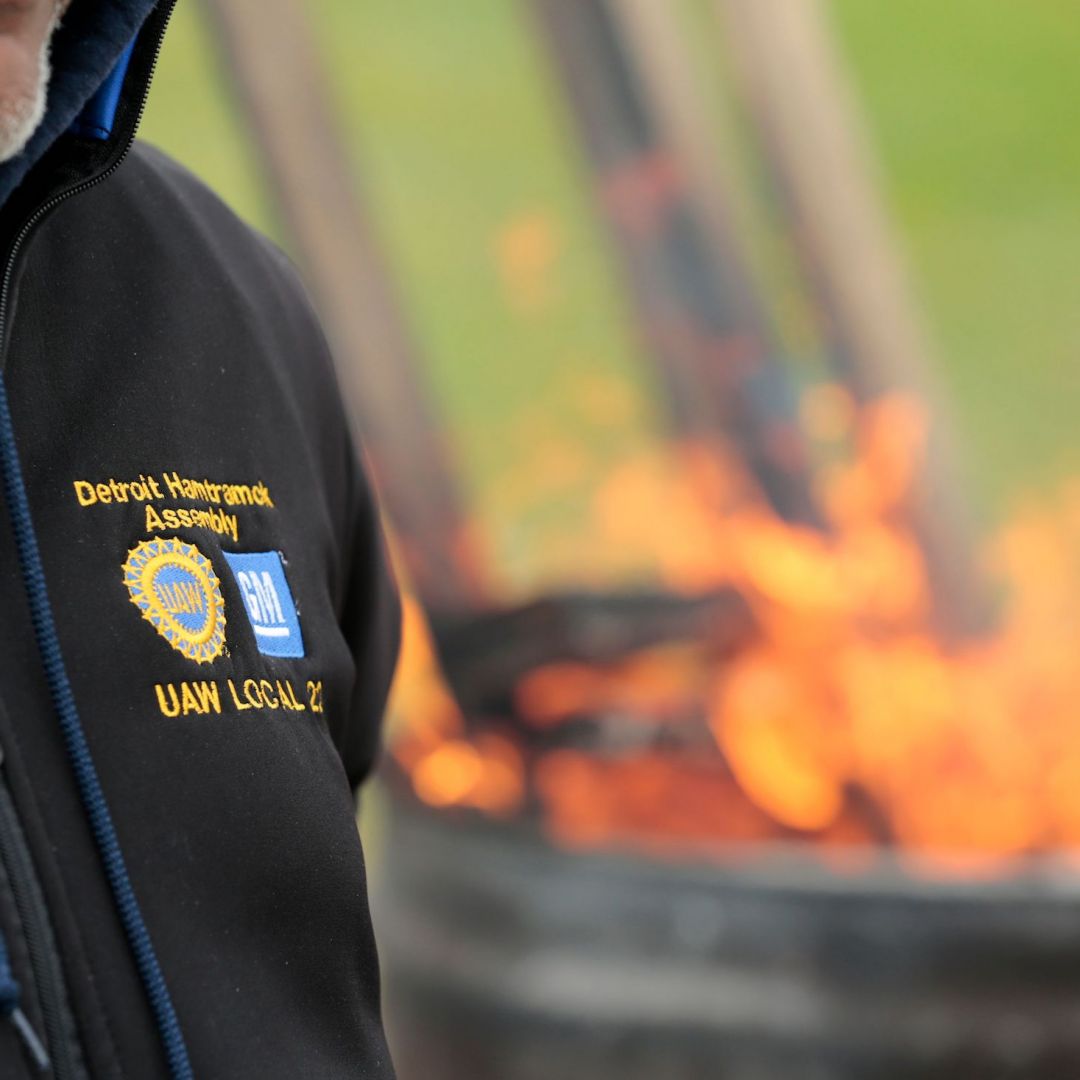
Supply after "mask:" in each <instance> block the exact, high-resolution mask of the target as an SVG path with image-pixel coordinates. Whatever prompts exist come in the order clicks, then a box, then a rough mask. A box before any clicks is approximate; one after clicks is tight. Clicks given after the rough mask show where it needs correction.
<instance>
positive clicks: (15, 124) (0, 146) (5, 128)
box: [0, 9, 60, 162]
mask: <svg viewBox="0 0 1080 1080" xmlns="http://www.w3.org/2000/svg"><path fill="white" fill-rule="evenodd" d="M59 22H60V11H59V9H58V10H57V12H56V15H55V16H54V17H53V23H52V26H51V27H50V28H49V32H48V34H46V35H45V41H44V43H43V44H42V46H41V52H40V54H39V55H38V65H37V68H38V70H37V78H36V80H35V83H34V85H32V86H28V87H26V88H25V89H24V90H23V91H22V92H21V93H19V94H17V95H13V96H12V97H10V98H8V99H7V100H6V101H4V100H0V162H4V161H10V160H11V159H12V158H13V157H15V156H16V155H17V154H20V153H22V151H23V150H24V149H25V148H26V144H27V143H28V142H29V141H30V137H31V136H32V135H33V134H34V132H35V131H37V129H38V125H39V124H40V123H41V121H42V120H43V119H44V118H45V103H46V101H47V99H48V96H49V76H50V75H51V74H52V69H51V67H50V65H49V45H50V44H51V43H52V36H53V32H54V31H55V30H56V27H57V25H58V24H59Z"/></svg>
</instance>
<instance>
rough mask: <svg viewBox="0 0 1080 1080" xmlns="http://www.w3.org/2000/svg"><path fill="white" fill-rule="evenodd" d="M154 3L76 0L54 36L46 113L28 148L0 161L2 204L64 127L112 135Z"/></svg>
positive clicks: (85, 134) (84, 134)
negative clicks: (143, 28) (141, 32)
mask: <svg viewBox="0 0 1080 1080" xmlns="http://www.w3.org/2000/svg"><path fill="white" fill-rule="evenodd" d="M157 6H159V5H158V0H74V3H73V4H72V5H71V8H70V9H69V10H68V12H67V14H66V15H65V16H64V19H63V22H62V23H61V25H60V27H59V28H58V29H57V31H56V34H55V37H54V38H53V44H52V54H51V55H52V78H51V80H50V82H49V97H48V104H47V107H46V113H45V118H44V120H43V121H42V122H41V125H40V126H39V127H38V129H37V131H36V132H35V133H34V135H33V137H32V138H31V140H30V142H29V143H28V145H27V147H26V149H25V150H24V151H23V152H22V153H21V154H19V155H18V156H17V157H15V158H13V159H12V160H11V161H7V162H4V163H3V164H2V165H0V205H2V204H4V203H6V202H7V201H8V199H9V197H10V196H11V195H12V193H13V192H15V191H16V189H17V188H18V187H19V186H20V184H22V182H23V180H24V179H25V178H26V177H27V175H28V174H29V173H30V171H31V170H32V169H33V168H34V166H35V165H37V163H38V162H40V161H41V160H42V159H43V158H44V157H45V155H46V154H47V153H48V152H49V150H50V149H51V148H52V147H53V146H54V145H55V144H56V142H57V140H59V139H60V137H61V136H63V135H64V134H65V133H66V132H69V131H71V132H72V133H73V134H75V135H76V136H77V137H79V138H89V139H92V140H97V141H107V140H108V139H109V138H110V136H111V135H112V134H113V130H114V123H113V122H114V121H115V120H116V119H117V116H118V110H119V106H120V102H121V98H122V96H126V95H127V94H129V93H130V92H131V91H132V88H131V87H129V86H127V85H126V84H127V82H129V81H130V80H128V79H127V78H126V76H127V74H128V67H129V64H130V61H131V58H132V54H133V51H134V49H135V44H136V38H137V37H138V36H139V31H140V29H141V28H142V26H143V24H144V23H145V22H146V20H147V18H148V17H149V15H150V14H151V12H152V11H153V10H154V8H155V7H157ZM137 92H138V93H139V94H140V95H141V94H142V93H143V92H145V87H141V88H138V90H137Z"/></svg>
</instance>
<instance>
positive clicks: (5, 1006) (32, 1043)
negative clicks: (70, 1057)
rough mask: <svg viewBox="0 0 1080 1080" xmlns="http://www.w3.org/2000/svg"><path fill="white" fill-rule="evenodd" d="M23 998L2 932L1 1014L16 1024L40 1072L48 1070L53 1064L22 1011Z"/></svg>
mask: <svg viewBox="0 0 1080 1080" xmlns="http://www.w3.org/2000/svg"><path fill="white" fill-rule="evenodd" d="M21 999H22V987H21V986H20V985H19V981H18V979H16V978H15V976H14V974H13V973H12V971H11V960H10V958H9V956H8V947H7V941H6V940H5V939H4V935H3V934H2V933H0V1016H2V1017H4V1018H5V1019H7V1020H10V1021H11V1023H12V1024H13V1025H14V1026H15V1030H16V1031H17V1032H18V1033H19V1038H20V1039H22V1041H23V1046H25V1047H26V1052H27V1053H28V1054H29V1055H30V1057H31V1058H32V1059H33V1062H34V1064H35V1065H36V1066H37V1069H38V1072H48V1071H49V1067H50V1064H51V1063H50V1061H49V1055H48V1053H47V1051H46V1050H45V1046H44V1044H43V1043H42V1041H41V1039H39V1038H38V1034H37V1032H36V1031H35V1030H34V1027H33V1025H32V1024H31V1023H30V1021H29V1020H28V1019H27V1018H26V1013H24V1012H23V1011H22V1006H21V1005H20V1004H19V1002H20V1000H21Z"/></svg>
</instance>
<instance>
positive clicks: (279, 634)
mask: <svg viewBox="0 0 1080 1080" xmlns="http://www.w3.org/2000/svg"><path fill="white" fill-rule="evenodd" d="M222 555H224V556H225V561H226V562H227V563H228V564H229V569H230V570H232V572H233V577H234V578H236V584H237V585H238V586H239V588H240V595H241V596H242V597H243V598H244V607H245V608H246V609H247V613H248V618H249V619H250V620H251V629H252V630H254V631H255V644H256V645H258V647H259V652H261V653H262V654H263V655H264V656H291V657H297V658H299V657H302V656H303V655H304V639H303V638H302V637H301V636H300V620H299V618H298V617H297V614H296V604H295V603H293V598H292V593H291V592H290V591H289V583H288V582H287V581H286V580H285V567H284V566H283V565H282V563H281V556H280V555H279V554H278V553H277V552H276V551H251V552H243V553H239V554H237V553H231V552H228V551H223V552H222Z"/></svg>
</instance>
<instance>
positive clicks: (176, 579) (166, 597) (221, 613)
mask: <svg viewBox="0 0 1080 1080" xmlns="http://www.w3.org/2000/svg"><path fill="white" fill-rule="evenodd" d="M124 584H125V585H126V586H127V590H128V593H129V595H130V597H131V602H132V603H133V604H134V605H135V606H136V607H137V608H138V609H139V610H140V611H141V612H142V617H143V618H144V619H146V621H147V622H148V623H150V625H151V626H152V627H153V628H154V629H155V630H156V631H157V632H158V633H159V634H160V635H161V636H162V637H163V638H164V639H165V640H166V641H167V642H168V643H169V644H170V645H171V646H172V647H173V648H174V649H176V650H177V652H181V653H183V654H184V655H185V656H186V657H187V658H188V659H189V660H194V661H196V662H197V663H200V664H205V663H208V662H209V661H211V660H213V659H214V657H216V656H219V655H220V654H221V651H222V649H224V648H225V602H224V600H223V599H222V597H221V583H220V582H219V581H218V579H217V575H216V574H215V573H214V567H213V565H212V564H211V562H210V560H209V559H208V558H207V557H206V556H205V555H204V554H203V553H202V552H201V551H200V550H199V549H198V548H197V547H195V545H194V544H185V543H184V542H183V541H182V540H177V539H175V538H173V539H161V540H144V541H143V542H142V543H141V544H138V545H137V546H136V547H134V548H132V550H131V551H129V552H128V557H127V562H125V563H124Z"/></svg>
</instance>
